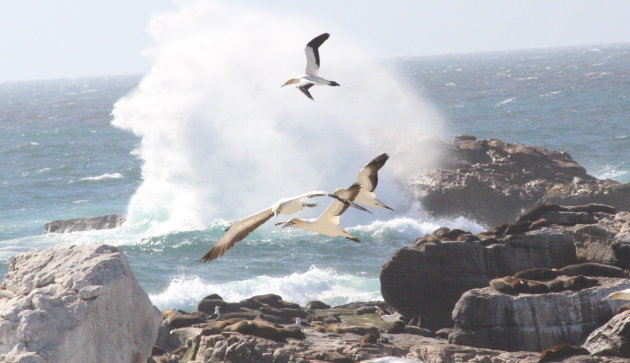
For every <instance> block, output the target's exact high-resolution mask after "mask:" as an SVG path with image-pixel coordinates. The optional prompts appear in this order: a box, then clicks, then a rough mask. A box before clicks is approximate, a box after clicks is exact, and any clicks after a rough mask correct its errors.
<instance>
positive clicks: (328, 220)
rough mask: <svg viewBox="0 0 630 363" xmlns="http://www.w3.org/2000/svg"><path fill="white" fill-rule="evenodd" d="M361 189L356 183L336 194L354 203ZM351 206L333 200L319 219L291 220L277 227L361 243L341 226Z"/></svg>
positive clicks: (280, 223) (336, 191)
mask: <svg viewBox="0 0 630 363" xmlns="http://www.w3.org/2000/svg"><path fill="white" fill-rule="evenodd" d="M360 189H361V186H360V185H359V183H354V184H352V186H350V188H348V189H337V190H335V194H336V195H338V196H339V197H340V198H341V199H343V200H347V201H353V200H354V198H356V196H357V194H359V190H360ZM349 206H350V205H349V204H348V203H343V202H341V201H339V200H333V201H332V202H331V203H330V205H328V207H327V208H326V209H325V210H324V211H323V212H322V214H321V215H320V216H319V217H317V218H311V219H300V218H291V219H289V220H288V221H286V222H279V223H276V225H282V228H286V227H291V226H293V227H297V228H301V229H304V230H306V231H310V232H315V233H319V234H323V235H325V236H329V237H344V238H347V239H349V240H352V241H354V242H361V241H359V239H358V238H356V237H354V236H353V235H351V234H350V233H348V232H346V231H345V230H344V229H343V228H341V227H340V226H339V220H340V217H341V215H342V214H343V212H345V211H346V209H348V207H349Z"/></svg>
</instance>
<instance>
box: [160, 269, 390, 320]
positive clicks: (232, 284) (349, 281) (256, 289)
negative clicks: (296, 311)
mask: <svg viewBox="0 0 630 363" xmlns="http://www.w3.org/2000/svg"><path fill="white" fill-rule="evenodd" d="M379 286H380V285H379V282H378V279H376V278H367V277H363V276H360V275H352V274H344V273H339V272H337V271H335V270H333V269H330V268H319V267H316V266H311V267H310V268H308V269H307V270H306V271H304V272H296V273H292V274H290V275H287V276H278V277H272V276H265V275H263V276H256V277H253V278H251V279H247V280H242V281H229V282H225V283H211V282H206V281H204V280H203V279H202V278H200V277H199V276H190V275H188V276H187V275H179V276H175V277H173V278H172V279H171V281H170V283H169V285H168V287H167V288H166V289H164V290H163V291H160V292H157V293H154V294H149V297H150V298H151V301H152V302H153V304H155V305H156V306H157V307H158V308H159V309H162V310H163V309H168V308H171V307H179V308H182V309H186V308H188V309H194V308H196V306H197V303H198V302H199V301H200V300H201V299H202V298H203V297H204V296H207V295H210V294H212V293H216V294H219V295H220V296H221V297H222V298H223V299H224V300H225V301H240V300H243V299H246V298H249V297H251V296H254V295H262V294H269V293H273V294H277V295H280V296H282V298H283V299H284V300H285V301H291V302H295V303H298V304H300V305H302V306H303V305H305V304H306V303H307V302H308V301H311V300H321V301H324V302H326V303H328V304H331V305H340V304H345V303H349V302H353V301H371V300H382V297H381V295H380V292H379Z"/></svg>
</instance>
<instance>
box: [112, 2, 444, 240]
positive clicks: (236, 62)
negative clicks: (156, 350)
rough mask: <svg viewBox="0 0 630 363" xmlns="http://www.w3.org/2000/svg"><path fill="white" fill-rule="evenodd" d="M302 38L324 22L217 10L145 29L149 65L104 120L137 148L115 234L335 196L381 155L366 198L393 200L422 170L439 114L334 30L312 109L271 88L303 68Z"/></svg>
mask: <svg viewBox="0 0 630 363" xmlns="http://www.w3.org/2000/svg"><path fill="white" fill-rule="evenodd" d="M252 29H255V31H252ZM286 29H294V30H295V31H291V32H287V31H286ZM313 29H322V30H325V29H326V26H325V25H323V24H317V23H316V22H314V21H313V20H311V19H303V18H296V17H286V16H282V15H281V14H270V13H265V12H262V11H257V10H253V9H249V8H241V7H238V6H234V5H231V4H230V5H228V4H227V3H222V2H216V1H214V2H207V1H192V2H186V3H182V4H180V7H179V10H178V11H176V12H174V13H171V14H166V15H161V16H158V17H156V18H154V19H153V21H152V22H151V25H150V26H149V32H150V33H151V34H152V35H153V37H154V38H155V40H156V42H157V45H156V46H155V47H153V48H152V49H150V50H149V51H148V52H147V54H149V55H150V56H151V57H152V58H153V67H152V69H151V71H150V72H149V73H148V74H147V75H146V76H145V77H144V78H143V79H142V81H141V83H140V85H139V86H138V87H137V89H136V90H135V91H134V92H132V93H131V94H130V95H129V96H127V97H125V98H123V99H121V100H120V101H118V102H117V103H116V104H115V107H114V112H113V114H114V121H113V125H115V126H116V127H120V128H122V129H125V130H129V131H131V132H133V133H134V134H136V135H138V136H139V137H141V138H142V141H141V144H140V147H139V148H138V149H137V151H136V153H137V155H138V156H139V157H140V158H141V159H142V160H143V166H142V177H143V181H142V184H141V185H140V187H139V188H138V189H137V191H136V193H135V194H134V196H133V197H132V198H131V201H130V203H129V206H128V211H127V215H128V219H127V222H126V223H127V225H128V226H134V228H136V229H137V230H138V231H145V230H150V231H152V232H153V233H155V234H156V235H157V234H163V233H167V232H169V231H174V230H191V229H192V230H194V229H200V228H204V226H206V225H207V224H209V223H211V222H212V221H214V220H216V219H218V218H225V219H234V218H238V217H243V216H246V215H249V214H251V213H254V212H256V211H258V210H261V209H263V208H266V207H268V206H270V205H271V204H273V203H274V202H275V201H276V200H278V199H280V198H283V197H289V196H292V195H299V194H302V193H304V192H306V191H309V190H322V189H324V190H334V189H336V188H338V187H347V186H349V185H350V184H351V183H352V182H353V181H354V180H355V178H356V174H357V172H358V170H359V169H360V168H361V167H362V166H363V165H364V164H365V163H366V162H367V161H369V160H370V159H372V158H373V157H374V156H376V155H378V154H380V153H382V152H389V153H390V154H391V155H392V158H391V159H390V161H389V162H388V164H387V166H386V168H383V169H382V175H380V177H381V183H380V184H379V195H381V196H382V198H383V199H385V200H388V201H390V203H396V202H401V203H402V201H403V200H404V199H405V197H404V195H403V192H402V191H401V188H400V187H399V186H398V185H397V184H396V183H394V180H395V179H399V180H400V179H402V180H404V179H405V178H406V177H407V176H408V174H409V173H410V172H411V171H410V170H409V169H408V166H409V165H414V167H415V168H421V167H423V166H428V165H430V164H431V163H432V162H433V161H434V160H435V157H436V155H435V152H433V151H432V149H431V148H430V147H427V146H425V144H424V143H423V142H422V141H423V140H424V138H426V137H427V136H428V135H439V133H440V131H441V125H442V120H441V118H440V116H439V115H438V113H437V112H436V111H435V110H434V109H433V107H432V106H431V105H430V104H429V103H428V102H427V101H426V100H424V99H422V98H420V97H419V96H417V93H416V92H415V91H414V90H413V88H412V87H411V86H410V85H409V84H406V83H405V81H404V79H405V77H399V76H397V74H396V73H395V72H394V71H391V70H386V69H384V68H383V67H379V66H375V65H372V64H370V62H369V61H367V60H366V59H369V58H370V57H367V56H365V54H364V53H363V52H362V51H360V50H358V49H357V48H356V47H355V45H354V42H353V41H352V39H347V38H344V37H343V36H336V35H335V34H333V35H332V36H331V38H330V39H329V40H328V41H327V42H326V43H325V44H324V45H323V46H322V48H321V50H320V53H321V57H322V60H323V62H322V72H323V74H324V75H325V76H327V77H328V78H330V79H334V80H337V81H338V82H339V83H341V85H342V86H341V87H339V88H327V87H318V88H316V89H312V90H311V93H312V94H313V96H314V97H315V102H312V101H310V100H309V99H307V98H306V97H304V95H302V94H301V93H300V92H297V91H296V90H295V89H292V88H291V87H286V88H282V89H281V88H280V85H281V84H282V83H283V82H284V81H285V80H286V79H288V78H289V77H291V76H293V75H295V74H299V73H300V72H301V71H302V69H303V67H304V58H305V57H304V53H303V51H302V49H303V48H304V44H305V43H306V42H307V41H308V40H309V39H311V38H312V37H313V36H315V35H317V34H313ZM270 39H273V41H270ZM414 171H415V170H414ZM364 217H365V216H362V218H364ZM381 217H382V216H378V215H377V216H375V217H374V218H375V219H378V218H381ZM351 222H352V221H351Z"/></svg>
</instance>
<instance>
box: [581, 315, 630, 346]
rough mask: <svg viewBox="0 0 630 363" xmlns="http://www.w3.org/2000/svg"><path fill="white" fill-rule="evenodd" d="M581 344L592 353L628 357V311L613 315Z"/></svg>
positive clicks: (629, 332) (629, 335)
mask: <svg viewBox="0 0 630 363" xmlns="http://www.w3.org/2000/svg"><path fill="white" fill-rule="evenodd" d="M583 346H584V348H586V349H588V350H589V351H590V352H591V353H592V354H594V355H598V356H620V357H625V358H630V311H629V310H625V311H623V312H621V313H619V314H617V315H615V316H614V317H613V318H612V319H610V320H609V321H608V322H607V323H606V324H604V325H603V326H602V327H600V328H598V329H597V330H595V331H593V332H592V333H591V334H590V335H589V336H588V338H587V339H586V342H585V343H584V344H583Z"/></svg>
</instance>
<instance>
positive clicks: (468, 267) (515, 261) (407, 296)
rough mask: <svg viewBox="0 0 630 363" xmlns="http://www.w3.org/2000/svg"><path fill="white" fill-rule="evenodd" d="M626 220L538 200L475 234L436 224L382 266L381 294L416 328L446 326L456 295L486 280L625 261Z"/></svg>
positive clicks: (611, 212) (599, 209)
mask: <svg viewBox="0 0 630 363" xmlns="http://www.w3.org/2000/svg"><path fill="white" fill-rule="evenodd" d="M629 222H630V213H628V212H618V213H617V211H616V210H615V208H613V207H610V206H605V205H599V204H589V205H584V206H572V207H563V206H559V205H541V206H538V207H535V208H532V209H531V210H529V211H527V212H526V213H524V214H523V215H521V216H520V217H519V218H518V220H517V221H516V222H515V223H513V224H503V225H500V226H497V227H494V228H491V229H489V230H488V231H486V232H482V233H478V234H476V235H472V234H470V233H469V232H466V231H462V230H449V229H448V228H440V229H438V230H436V231H435V232H434V233H432V234H429V235H426V236H424V237H422V238H419V239H417V240H416V241H415V242H414V243H412V244H411V245H409V246H406V247H403V248H401V249H399V250H397V251H396V252H395V253H394V255H393V256H392V258H391V259H390V260H389V261H387V262H386V263H385V264H384V265H383V267H382V269H381V274H380V281H381V293H382V295H383V298H384V299H385V301H386V302H387V303H389V304H390V305H392V306H393V307H395V308H396V309H397V310H398V311H400V312H401V313H402V314H403V315H405V316H408V317H410V318H411V317H417V316H419V317H420V319H421V321H422V325H423V327H425V328H429V329H431V330H437V329H440V328H450V327H452V319H451V312H452V310H453V308H454V306H455V303H456V302H457V301H458V300H459V298H460V296H461V295H462V294H463V293H464V292H466V291H468V290H471V289H474V288H482V287H485V286H488V283H489V282H490V280H492V279H494V278H497V277H503V276H511V275H514V274H515V273H517V272H518V271H521V270H525V269H528V268H533V267H538V268H541V267H547V268H562V267H565V266H567V265H573V264H576V263H577V262H596V263H609V264H615V265H617V266H618V267H621V268H624V269H625V268H628V267H630V259H628V256H630V254H628V253H627V249H628V248H629V245H630V244H629V243H628V242H626V240H627V233H628V230H629V229H630V224H629Z"/></svg>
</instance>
